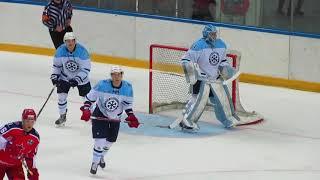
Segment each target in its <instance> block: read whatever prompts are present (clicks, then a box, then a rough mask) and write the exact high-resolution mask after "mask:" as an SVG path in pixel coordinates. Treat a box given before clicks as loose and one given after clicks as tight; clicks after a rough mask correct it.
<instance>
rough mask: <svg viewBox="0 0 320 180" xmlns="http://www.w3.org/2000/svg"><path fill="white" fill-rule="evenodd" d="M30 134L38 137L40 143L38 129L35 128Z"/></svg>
mask: <svg viewBox="0 0 320 180" xmlns="http://www.w3.org/2000/svg"><path fill="white" fill-rule="evenodd" d="M30 134H32V135H34V136H36V137H37V138H38V139H39V141H40V135H39V133H38V131H37V130H36V129H34V128H33V129H32V130H31V131H30Z"/></svg>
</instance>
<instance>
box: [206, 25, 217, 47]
mask: <svg viewBox="0 0 320 180" xmlns="http://www.w3.org/2000/svg"><path fill="white" fill-rule="evenodd" d="M217 32H218V31H217V28H216V27H215V26H214V25H212V24H207V25H206V26H205V27H204V28H203V30H202V36H203V38H204V39H205V40H206V41H209V42H210V43H214V41H215V40H216V38H217Z"/></svg>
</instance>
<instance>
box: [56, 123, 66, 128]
mask: <svg viewBox="0 0 320 180" xmlns="http://www.w3.org/2000/svg"><path fill="white" fill-rule="evenodd" d="M65 126H66V123H62V124H55V127H56V128H63V127H65Z"/></svg>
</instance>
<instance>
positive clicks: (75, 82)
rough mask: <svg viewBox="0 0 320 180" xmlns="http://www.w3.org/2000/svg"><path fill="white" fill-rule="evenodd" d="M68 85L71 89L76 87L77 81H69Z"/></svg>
mask: <svg viewBox="0 0 320 180" xmlns="http://www.w3.org/2000/svg"><path fill="white" fill-rule="evenodd" d="M69 84H70V86H71V87H76V86H78V81H77V80H75V79H70V80H69Z"/></svg>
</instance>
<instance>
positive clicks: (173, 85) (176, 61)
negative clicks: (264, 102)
mask: <svg viewBox="0 0 320 180" xmlns="http://www.w3.org/2000/svg"><path fill="white" fill-rule="evenodd" d="M187 50H188V49H187V48H182V47H174V46H166V45H158V44H153V45H151V46H150V59H149V60H150V62H149V63H150V64H149V70H150V71H149V113H151V114H153V113H159V112H163V111H168V110H172V109H183V108H184V106H185V104H186V103H187V101H188V100H189V98H190V97H191V94H190V93H189V92H190V91H189V88H190V86H189V84H188V83H187V82H186V80H185V77H184V73H183V69H182V66H181V63H180V60H181V57H182V56H183V55H184V54H185V53H186V51H187ZM227 58H228V61H229V63H230V64H231V65H232V66H233V67H234V68H235V69H236V71H239V69H240V61H241V54H240V53H239V52H237V51H234V50H229V51H228V53H227ZM238 82H239V80H238V78H237V79H235V80H234V81H231V82H229V83H228V84H227V85H226V87H227V88H224V87H223V86H222V85H219V84H217V85H216V86H215V91H216V93H218V94H220V95H221V96H224V97H226V92H225V90H226V89H228V91H229V92H228V93H229V94H230V96H231V101H232V104H233V106H234V109H235V113H236V115H237V116H238V117H239V118H240V121H239V122H238V123H237V124H238V125H248V124H255V123H258V122H260V121H262V120H263V117H262V116H261V115H259V114H258V113H256V112H254V111H253V112H248V111H246V110H245V108H244V107H243V106H242V104H241V102H240V96H239V86H238ZM229 102H230V99H228V98H227V97H226V98H225V99H224V100H223V101H222V102H221V103H222V105H223V106H225V107H227V106H230V103H229ZM206 110H207V111H213V110H214V108H213V107H212V106H211V104H210V103H209V102H208V104H207V107H206ZM177 116H178V114H177Z"/></svg>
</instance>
